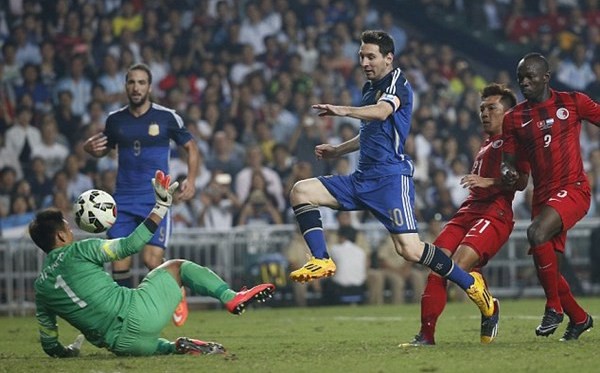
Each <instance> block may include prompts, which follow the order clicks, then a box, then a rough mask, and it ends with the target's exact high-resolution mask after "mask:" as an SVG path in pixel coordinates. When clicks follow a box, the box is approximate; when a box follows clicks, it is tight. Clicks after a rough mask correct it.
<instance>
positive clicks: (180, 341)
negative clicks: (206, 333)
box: [175, 337, 225, 355]
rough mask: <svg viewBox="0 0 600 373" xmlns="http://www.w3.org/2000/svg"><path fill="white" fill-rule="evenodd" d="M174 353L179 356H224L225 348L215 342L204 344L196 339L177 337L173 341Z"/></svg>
mask: <svg viewBox="0 0 600 373" xmlns="http://www.w3.org/2000/svg"><path fill="white" fill-rule="evenodd" d="M175 351H177V353H179V354H190V355H213V354H224V353H225V347H223V345H221V344H220V343H216V342H204V341H200V340H197V339H191V338H186V337H179V338H177V339H176V340H175Z"/></svg>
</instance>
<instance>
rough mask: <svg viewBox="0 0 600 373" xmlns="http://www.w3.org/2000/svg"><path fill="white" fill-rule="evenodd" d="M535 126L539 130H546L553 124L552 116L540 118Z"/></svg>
mask: <svg viewBox="0 0 600 373" xmlns="http://www.w3.org/2000/svg"><path fill="white" fill-rule="evenodd" d="M536 125H537V127H538V128H539V129H541V130H547V129H548V128H550V127H552V126H553V125H554V118H548V119H545V120H540V121H539V122H537V123H536Z"/></svg>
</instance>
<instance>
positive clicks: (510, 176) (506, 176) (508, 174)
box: [500, 162, 519, 186]
mask: <svg viewBox="0 0 600 373" xmlns="http://www.w3.org/2000/svg"><path fill="white" fill-rule="evenodd" d="M500 173H501V174H502V183H503V184H505V185H508V186H512V185H514V184H515V183H516V182H517V180H518V179H519V173H518V172H517V170H515V169H514V168H513V167H512V166H510V165H508V164H506V163H504V162H502V165H501V166H500Z"/></svg>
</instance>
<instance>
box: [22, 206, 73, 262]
mask: <svg viewBox="0 0 600 373" xmlns="http://www.w3.org/2000/svg"><path fill="white" fill-rule="evenodd" d="M63 219H64V217H63V214H62V212H61V211H60V210H58V209H56V208H48V209H45V210H42V211H40V212H38V213H37V214H36V215H35V218H34V219H33V220H32V221H31V223H29V235H30V236H31V239H32V240H33V242H35V244H36V245H37V246H38V247H39V248H40V249H42V250H43V251H44V252H46V253H49V252H50V251H51V250H52V249H54V246H55V245H56V232H58V231H61V230H64V229H65V222H64V220H63Z"/></svg>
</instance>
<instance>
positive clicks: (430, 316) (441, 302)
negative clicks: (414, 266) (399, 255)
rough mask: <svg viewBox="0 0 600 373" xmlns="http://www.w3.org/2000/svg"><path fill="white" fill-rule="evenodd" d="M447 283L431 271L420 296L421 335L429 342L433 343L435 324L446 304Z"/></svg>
mask: <svg viewBox="0 0 600 373" xmlns="http://www.w3.org/2000/svg"><path fill="white" fill-rule="evenodd" d="M447 285H448V281H447V280H446V279H444V278H441V277H440V276H437V275H435V274H433V273H432V274H430V275H429V276H428V277H427V285H425V290H424V291H423V295H422V296H421V335H422V336H423V337H424V338H425V339H426V340H428V341H429V342H431V343H435V337H434V334H435V324H436V323H437V319H438V317H440V315H441V314H442V311H443V310H444V307H445V306H446V297H447V296H446V286H447Z"/></svg>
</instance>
